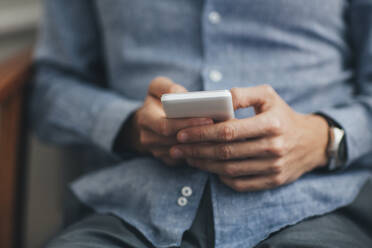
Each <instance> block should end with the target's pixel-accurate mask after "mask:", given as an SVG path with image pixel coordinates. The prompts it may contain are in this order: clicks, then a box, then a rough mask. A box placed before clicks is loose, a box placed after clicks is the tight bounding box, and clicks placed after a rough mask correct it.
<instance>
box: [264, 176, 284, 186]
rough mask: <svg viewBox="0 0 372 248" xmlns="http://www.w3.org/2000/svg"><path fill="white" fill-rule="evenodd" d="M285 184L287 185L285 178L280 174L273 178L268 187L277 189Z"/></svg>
mask: <svg viewBox="0 0 372 248" xmlns="http://www.w3.org/2000/svg"><path fill="white" fill-rule="evenodd" d="M284 183H285V180H284V177H283V176H282V175H281V174H279V175H275V176H272V177H271V179H270V180H269V182H268V187H269V188H276V187H279V186H281V185H283V184H284Z"/></svg>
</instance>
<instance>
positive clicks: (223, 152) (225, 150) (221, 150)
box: [216, 144, 232, 160]
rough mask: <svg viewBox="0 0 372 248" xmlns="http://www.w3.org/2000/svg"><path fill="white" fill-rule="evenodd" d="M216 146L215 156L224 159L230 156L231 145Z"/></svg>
mask: <svg viewBox="0 0 372 248" xmlns="http://www.w3.org/2000/svg"><path fill="white" fill-rule="evenodd" d="M217 147H218V148H217V149H216V152H217V154H216V157H218V158H220V159H223V160H226V159H229V158H231V155H232V147H231V146H230V145H227V144H222V145H218V146H217Z"/></svg>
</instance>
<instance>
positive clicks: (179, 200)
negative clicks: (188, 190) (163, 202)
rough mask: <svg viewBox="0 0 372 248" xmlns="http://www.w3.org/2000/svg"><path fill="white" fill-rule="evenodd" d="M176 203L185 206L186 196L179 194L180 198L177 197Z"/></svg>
mask: <svg viewBox="0 0 372 248" xmlns="http://www.w3.org/2000/svg"><path fill="white" fill-rule="evenodd" d="M177 203H178V206H180V207H184V206H186V205H187V199H186V197H183V196H181V197H180V198H178V200H177Z"/></svg>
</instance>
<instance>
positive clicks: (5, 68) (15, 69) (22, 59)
mask: <svg viewBox="0 0 372 248" xmlns="http://www.w3.org/2000/svg"><path fill="white" fill-rule="evenodd" d="M31 62H32V49H31V48H27V49H25V50H23V51H21V52H19V53H18V54H16V55H15V56H13V57H11V58H9V59H6V60H5V61H4V62H2V63H0V104H1V103H3V102H4V101H6V100H7V99H8V98H9V97H11V96H12V95H13V94H15V93H16V92H19V91H20V90H21V89H22V88H23V86H24V84H25V83H26V81H27V79H28V76H29V72H30V68H31Z"/></svg>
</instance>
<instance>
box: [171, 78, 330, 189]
mask: <svg viewBox="0 0 372 248" xmlns="http://www.w3.org/2000/svg"><path fill="white" fill-rule="evenodd" d="M231 94H232V96H233V104H234V108H235V109H239V108H247V107H254V109H255V112H256V115H255V116H253V117H250V118H246V119H240V120H238V119H233V120H229V121H225V122H221V123H217V124H211V125H207V126H200V127H191V128H186V129H183V130H181V131H179V132H178V134H177V139H178V141H179V142H180V143H183V144H180V145H175V146H173V147H172V148H171V150H170V154H171V156H172V157H173V158H177V159H178V158H186V159H187V161H188V163H189V165H190V166H193V167H196V168H199V169H201V170H206V171H209V172H212V173H215V174H218V175H219V177H220V179H221V181H222V182H223V183H225V184H226V185H228V186H229V187H231V188H233V189H234V190H237V191H239V192H244V191H257V190H264V189H269V188H275V187H278V186H281V185H283V184H287V183H290V182H292V181H294V180H296V179H297V178H299V177H300V176H302V175H303V174H305V173H307V172H309V171H311V170H313V169H315V168H317V167H321V166H324V165H325V164H326V163H327V154H326V149H327V144H328V123H327V122H326V120H325V119H324V118H322V117H320V116H317V115H304V114H300V113H297V112H295V111H294V110H293V109H292V108H291V107H290V106H288V105H287V104H286V103H285V101H284V100H283V99H281V98H280V96H279V95H278V94H277V93H276V92H275V90H274V89H273V88H272V87H271V86H267V85H263V86H257V87H251V88H233V89H232V90H231Z"/></svg>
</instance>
